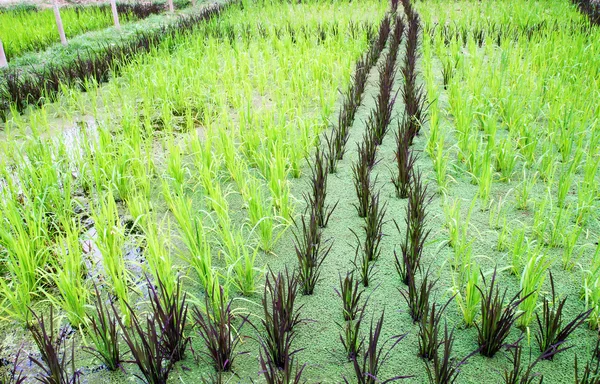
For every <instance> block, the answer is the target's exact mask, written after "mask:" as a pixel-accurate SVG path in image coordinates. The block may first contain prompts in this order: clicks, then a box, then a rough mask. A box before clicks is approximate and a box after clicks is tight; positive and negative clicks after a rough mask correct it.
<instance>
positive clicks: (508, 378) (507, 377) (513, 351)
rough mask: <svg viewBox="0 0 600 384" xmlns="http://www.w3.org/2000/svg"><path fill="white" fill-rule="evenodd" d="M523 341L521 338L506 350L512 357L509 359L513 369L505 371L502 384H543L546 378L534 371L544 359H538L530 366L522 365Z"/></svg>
mask: <svg viewBox="0 0 600 384" xmlns="http://www.w3.org/2000/svg"><path fill="white" fill-rule="evenodd" d="M522 340H523V336H521V337H519V339H518V340H517V341H516V342H515V343H514V344H511V345H508V346H507V348H506V349H507V350H508V352H509V353H510V355H511V356H510V358H509V359H510V363H511V367H510V369H505V370H504V372H503V373H502V382H503V383H504V384H534V382H535V381H537V382H538V384H542V381H543V380H544V377H543V376H541V375H540V374H538V373H535V372H534V371H533V369H534V367H535V366H536V364H537V363H539V362H540V361H541V360H542V359H541V358H537V359H536V360H534V361H533V362H530V364H529V365H527V366H524V365H523V364H522V354H523V346H522V345H521V341H522Z"/></svg>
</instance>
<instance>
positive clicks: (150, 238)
mask: <svg viewBox="0 0 600 384" xmlns="http://www.w3.org/2000/svg"><path fill="white" fill-rule="evenodd" d="M146 212H147V213H146V215H144V216H142V218H141V220H140V221H141V224H140V225H141V227H142V231H143V240H144V242H145V248H144V251H145V252H144V256H145V258H146V262H147V263H148V267H149V268H148V269H149V272H150V274H151V275H152V277H153V278H154V280H155V281H160V282H161V284H162V285H163V289H164V291H165V293H166V294H167V295H171V294H172V293H173V292H174V290H175V287H176V285H177V278H176V276H175V267H174V265H173V260H172V258H171V252H170V250H169V248H168V246H167V244H169V242H170V238H169V237H167V236H169V235H168V234H170V233H171V225H170V222H169V221H167V225H166V227H167V229H166V230H165V231H160V230H159V226H158V217H157V215H156V213H154V212H153V211H152V208H151V206H149V207H148V210H147V211H146Z"/></svg>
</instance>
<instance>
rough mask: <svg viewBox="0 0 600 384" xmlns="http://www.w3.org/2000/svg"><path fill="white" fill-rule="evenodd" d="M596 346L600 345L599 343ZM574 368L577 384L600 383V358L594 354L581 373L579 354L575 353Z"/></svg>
mask: <svg viewBox="0 0 600 384" xmlns="http://www.w3.org/2000/svg"><path fill="white" fill-rule="evenodd" d="M596 346H598V343H596ZM596 351H597V348H596ZM574 368H575V384H600V360H598V359H596V358H595V357H594V356H592V358H591V359H589V360H588V361H587V362H586V363H585V365H584V367H583V373H581V374H580V372H579V366H578V361H577V354H575V362H574Z"/></svg>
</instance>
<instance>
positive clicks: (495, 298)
mask: <svg viewBox="0 0 600 384" xmlns="http://www.w3.org/2000/svg"><path fill="white" fill-rule="evenodd" d="M481 279H482V281H483V285H484V289H486V290H485V291H484V290H483V289H482V288H481V287H479V286H478V287H477V290H479V292H480V293H481V318H480V320H479V321H478V322H476V323H475V327H476V328H477V342H478V343H479V353H480V354H482V355H483V356H486V357H493V356H494V355H495V354H496V353H497V352H498V351H499V350H500V349H501V348H502V347H504V346H505V340H506V338H507V337H508V336H509V334H510V330H511V328H512V326H513V325H514V324H515V323H516V321H517V320H518V319H519V318H520V317H521V316H523V312H518V309H519V306H520V305H521V303H522V302H523V301H524V300H525V299H526V298H528V297H529V295H531V294H528V295H526V296H522V295H521V292H519V293H517V294H516V295H515V296H513V297H512V298H510V299H509V300H508V301H506V293H507V291H508V289H505V290H504V292H503V293H502V295H500V288H498V287H497V286H495V284H496V269H494V273H493V274H492V278H491V280H490V284H489V286H487V287H485V286H486V285H487V283H486V280H485V276H483V274H482V275H481Z"/></svg>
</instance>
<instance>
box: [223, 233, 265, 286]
mask: <svg viewBox="0 0 600 384" xmlns="http://www.w3.org/2000/svg"><path fill="white" fill-rule="evenodd" d="M231 237H232V241H233V244H231V245H229V246H228V248H227V250H226V251H225V254H226V256H225V260H226V263H227V268H228V269H229V270H230V271H232V272H233V284H234V285H235V287H236V288H237V289H238V291H239V292H240V293H241V294H242V295H244V296H250V295H252V294H253V293H254V292H256V281H257V280H258V277H259V275H260V270H259V269H258V268H257V267H255V261H256V255H257V254H258V248H251V247H249V246H248V245H246V243H247V240H246V239H245V238H244V236H243V235H242V232H241V230H236V231H235V233H234V234H232V235H231Z"/></svg>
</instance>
